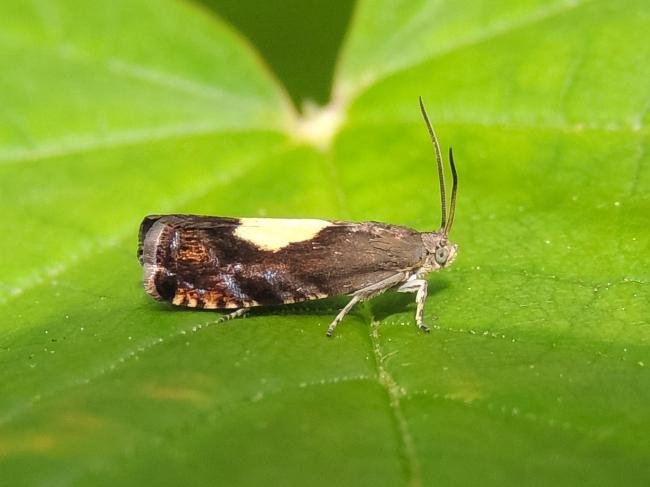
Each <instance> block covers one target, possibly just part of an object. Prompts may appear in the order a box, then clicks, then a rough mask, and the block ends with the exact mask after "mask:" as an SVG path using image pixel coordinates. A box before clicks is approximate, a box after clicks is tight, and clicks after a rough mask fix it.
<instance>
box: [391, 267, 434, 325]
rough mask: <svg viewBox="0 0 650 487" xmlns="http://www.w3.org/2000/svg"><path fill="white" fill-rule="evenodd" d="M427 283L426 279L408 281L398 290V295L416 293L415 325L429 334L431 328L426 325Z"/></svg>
mask: <svg viewBox="0 0 650 487" xmlns="http://www.w3.org/2000/svg"><path fill="white" fill-rule="evenodd" d="M427 286H428V284H427V281H426V280H424V279H413V280H412V281H406V282H405V283H404V284H402V285H401V286H400V287H398V288H397V292H398V293H415V305H416V308H415V324H416V325H417V327H418V330H421V331H423V332H426V333H428V332H429V327H428V326H427V325H425V324H424V321H423V315H424V300H425V299H426V298H427Z"/></svg>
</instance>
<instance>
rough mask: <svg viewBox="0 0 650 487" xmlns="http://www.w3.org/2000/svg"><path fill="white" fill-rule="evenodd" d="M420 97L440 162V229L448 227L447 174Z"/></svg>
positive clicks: (421, 106)
mask: <svg viewBox="0 0 650 487" xmlns="http://www.w3.org/2000/svg"><path fill="white" fill-rule="evenodd" d="M419 98H420V110H421V111H422V116H423V117H424V123H426V124H427V129H428V130H429V135H430V136H431V142H433V147H434V149H435V151H436V163H437V164H438V180H439V181H440V206H441V208H440V210H441V213H442V217H441V218H440V229H441V230H442V229H444V228H445V227H447V198H446V194H445V174H444V171H443V169H442V155H441V154H440V145H439V144H438V138H437V137H436V133H435V132H434V131H433V127H432V126H431V122H429V116H428V115H427V111H426V110H425V109H424V103H422V97H419Z"/></svg>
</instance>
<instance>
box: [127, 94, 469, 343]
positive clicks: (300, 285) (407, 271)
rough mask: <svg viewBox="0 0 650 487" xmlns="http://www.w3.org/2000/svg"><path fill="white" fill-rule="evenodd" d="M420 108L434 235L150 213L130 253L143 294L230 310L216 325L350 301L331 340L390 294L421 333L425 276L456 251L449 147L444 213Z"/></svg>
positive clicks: (395, 228) (387, 227)
mask: <svg viewBox="0 0 650 487" xmlns="http://www.w3.org/2000/svg"><path fill="white" fill-rule="evenodd" d="M420 110H421V112H422V116H423V118H424V121H425V124H426V127H427V129H428V131H429V135H430V137H431V141H432V143H433V147H434V153H435V157H436V163H437V171H438V177H439V183H440V201H441V222H440V228H439V229H438V230H437V231H433V232H418V231H417V230H413V229H411V228H408V227H403V226H399V225H391V224H387V223H379V222H350V221H336V220H319V219H283V218H230V217H218V216H200V215H150V216H147V217H145V218H144V220H143V221H142V224H141V225H140V235H139V245H138V260H139V262H140V264H141V265H142V267H143V274H144V287H145V290H146V291H147V293H148V294H149V295H151V296H152V297H154V298H155V299H157V300H160V301H168V302H171V303H172V304H174V305H177V306H184V307H189V308H199V309H219V310H231V313H230V314H228V315H225V317H236V316H241V315H242V314H244V313H245V312H246V310H247V309H250V308H252V307H256V306H268V305H280V304H288V303H297V302H301V301H308V300H314V299H322V298H327V297H330V296H340V295H348V296H351V300H350V301H349V302H348V304H347V305H346V306H345V307H344V308H343V309H342V310H341V311H340V312H339V313H338V314H337V316H336V317H335V318H334V320H333V321H332V322H331V323H330V325H329V327H328V329H327V335H328V336H332V335H333V333H334V331H335V329H336V327H337V325H338V324H339V323H340V322H341V321H342V320H343V318H344V317H345V315H346V314H347V313H348V312H349V311H350V310H351V309H352V308H353V307H354V306H355V305H356V304H357V303H359V302H361V301H364V300H367V299H370V298H372V297H374V296H377V295H378V294H381V293H383V292H385V291H387V290H389V289H394V290H396V291H397V292H402V293H414V294H415V303H416V311H415V323H416V325H417V327H418V329H420V330H422V331H428V330H429V329H428V328H427V326H426V325H425V324H424V303H425V300H426V297H427V281H426V279H425V276H426V275H427V274H429V273H430V272H435V271H438V270H441V269H443V268H445V267H447V266H448V265H449V264H451V263H452V262H453V261H454V259H455V258H456V254H457V251H458V247H457V245H456V244H454V243H451V242H449V241H448V235H449V231H450V230H451V226H452V224H453V221H454V216H455V211H456V191H457V187H458V177H457V174H456V167H455V165H454V158H453V153H452V150H451V148H450V149H449V166H450V169H451V174H452V188H451V198H450V200H449V205H447V194H446V188H445V179H444V168H443V164H442V155H441V152H440V146H439V144H438V139H437V137H436V135H435V132H434V130H433V128H432V126H431V123H430V122H429V117H428V115H427V112H426V110H425V108H424V105H423V103H422V99H420ZM232 310H234V311H232Z"/></svg>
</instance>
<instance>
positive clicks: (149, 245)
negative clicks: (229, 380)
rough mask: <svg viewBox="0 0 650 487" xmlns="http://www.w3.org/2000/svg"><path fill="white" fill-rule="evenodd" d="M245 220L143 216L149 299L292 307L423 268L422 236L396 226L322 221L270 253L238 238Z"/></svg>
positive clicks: (205, 305) (198, 304)
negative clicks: (320, 225) (313, 229)
mask: <svg viewBox="0 0 650 487" xmlns="http://www.w3.org/2000/svg"><path fill="white" fill-rule="evenodd" d="M277 221H278V222H287V220H277ZM242 222H244V224H245V222H248V220H247V219H241V220H240V219H237V218H222V217H206V216H195V215H166V216H150V217H146V218H145V219H144V221H143V222H142V225H141V229H140V245H139V248H138V257H139V259H140V262H141V264H142V265H143V266H144V268H145V287H146V288H147V291H148V292H149V294H151V295H152V296H153V297H155V298H156V299H159V300H164V301H171V302H173V303H174V304H176V305H180V306H189V307H198V308H242V307H251V306H261V305H272V304H285V303H293V302H299V301H306V300H311V299H320V298H325V297H328V296H335V295H343V294H352V293H354V292H355V291H359V290H361V289H364V288H366V287H368V286H369V285H372V284H374V283H377V282H380V281H382V280H384V279H387V278H390V277H392V276H395V274H396V273H398V272H401V271H407V272H408V271H412V270H413V269H416V268H418V267H419V266H421V265H422V262H423V260H424V258H425V255H426V249H425V247H424V245H423V243H422V238H421V236H420V234H419V233H418V232H416V231H415V230H411V229H409V228H405V227H400V226H397V225H389V224H385V223H376V222H364V223H354V222H323V223H324V224H325V226H324V227H323V228H321V229H319V230H318V231H317V232H315V233H314V235H313V236H312V237H311V238H308V239H304V240H300V241H293V242H287V243H286V245H284V246H281V247H280V248H277V249H274V250H265V249H264V248H263V246H260V245H258V244H257V243H255V241H254V240H253V241H249V240H247V239H244V238H240V236H238V235H236V232H237V231H238V230H237V228H238V227H240V225H242V224H243V223H242ZM290 222H291V223H292V224H296V225H299V224H300V223H299V222H300V220H293V221H290ZM308 222H309V220H308ZM240 230H241V229H240ZM260 231H263V229H261V230H260ZM262 237H263V236H262Z"/></svg>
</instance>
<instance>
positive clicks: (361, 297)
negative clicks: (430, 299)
mask: <svg viewBox="0 0 650 487" xmlns="http://www.w3.org/2000/svg"><path fill="white" fill-rule="evenodd" d="M404 278H405V275H404V273H402V272H398V273H397V274H395V275H392V276H390V277H388V278H386V279H383V280H381V281H379V282H376V283H374V284H370V285H369V286H366V287H364V288H363V289H359V290H358V291H357V292H355V293H354V294H353V296H352V299H351V300H350V302H349V303H348V304H347V305H346V306H345V308H343V309H342V310H341V311H340V312H339V314H338V315H336V318H334V321H332V323H330V326H329V327H328V328H327V336H328V337H331V336H332V335H333V334H334V330H335V329H336V326H337V325H338V324H339V323H340V322H341V320H342V319H343V317H344V316H345V315H346V314H348V312H349V311H350V310H351V309H352V307H353V306H354V305H355V304H357V303H358V302H359V301H365V300H366V299H370V298H372V297H374V296H377V295H378V294H381V293H383V292H384V291H386V290H388V289H390V288H392V287H394V286H396V285H397V284H399V283H401V282H404Z"/></svg>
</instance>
